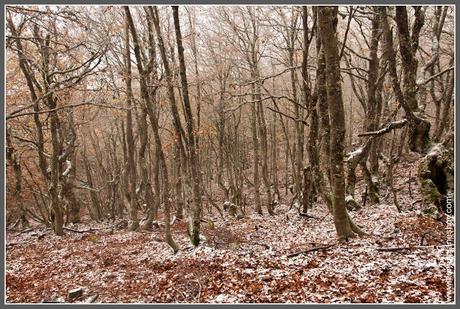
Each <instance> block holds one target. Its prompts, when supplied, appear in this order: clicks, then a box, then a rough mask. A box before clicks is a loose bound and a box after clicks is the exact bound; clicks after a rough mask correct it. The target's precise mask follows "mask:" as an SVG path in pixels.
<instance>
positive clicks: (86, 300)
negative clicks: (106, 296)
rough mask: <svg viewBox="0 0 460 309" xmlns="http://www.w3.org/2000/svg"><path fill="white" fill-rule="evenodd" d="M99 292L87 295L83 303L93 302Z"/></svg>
mask: <svg viewBox="0 0 460 309" xmlns="http://www.w3.org/2000/svg"><path fill="white" fill-rule="evenodd" d="M98 296H99V294H95V295H91V296H89V297H87V298H86V299H85V300H84V302H85V303H94V302H95V301H96V299H97V298H98Z"/></svg>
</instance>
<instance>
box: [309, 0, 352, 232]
mask: <svg viewBox="0 0 460 309" xmlns="http://www.w3.org/2000/svg"><path fill="white" fill-rule="evenodd" d="M337 11H338V9H337V7H320V8H319V9H318V27H319V31H320V33H321V34H320V36H321V46H322V47H323V48H324V56H325V57H324V58H325V60H326V61H325V62H326V83H327V102H328V106H329V116H330V124H331V140H330V165H331V174H332V192H333V200H332V205H333V209H334V223H335V227H336V230H337V235H338V238H339V240H340V241H344V240H347V239H348V238H349V237H351V236H353V231H352V229H351V225H350V221H349V219H348V215H347V209H346V203H345V177H344V176H345V175H344V166H343V155H344V153H343V152H344V141H345V116H344V108H343V101H342V89H341V78H340V66H339V54H338V44H337V37H336V30H335V27H336V26H335V24H336V23H337Z"/></svg>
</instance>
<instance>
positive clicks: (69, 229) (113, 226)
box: [63, 225, 116, 233]
mask: <svg viewBox="0 0 460 309" xmlns="http://www.w3.org/2000/svg"><path fill="white" fill-rule="evenodd" d="M115 227H116V225H112V226H106V227H101V228H92V227H91V228H89V229H88V230H82V231H80V230H74V229H71V228H69V227H65V226H64V227H63V229H64V230H66V231H69V232H75V233H91V232H94V231H100V230H107V229H113V228H115Z"/></svg>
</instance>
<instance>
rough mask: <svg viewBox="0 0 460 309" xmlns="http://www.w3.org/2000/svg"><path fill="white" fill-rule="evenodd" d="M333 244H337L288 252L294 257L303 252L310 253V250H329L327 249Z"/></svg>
mask: <svg viewBox="0 0 460 309" xmlns="http://www.w3.org/2000/svg"><path fill="white" fill-rule="evenodd" d="M332 246H335V244H329V245H325V246H321V247H315V248H311V249H308V250H302V251H299V252H295V253H291V254H288V255H287V257H288V258H292V257H295V256H298V255H301V254H305V253H309V252H314V251H320V250H327V249H329V248H331V247H332Z"/></svg>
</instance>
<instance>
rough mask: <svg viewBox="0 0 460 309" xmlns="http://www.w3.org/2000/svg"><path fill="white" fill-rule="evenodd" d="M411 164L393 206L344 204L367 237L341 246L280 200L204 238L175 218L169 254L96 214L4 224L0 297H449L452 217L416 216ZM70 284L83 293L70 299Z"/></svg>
mask: <svg viewBox="0 0 460 309" xmlns="http://www.w3.org/2000/svg"><path fill="white" fill-rule="evenodd" d="M414 168H415V165H413V164H407V166H405V167H404V166H403V167H402V168H398V170H397V171H396V176H395V186H396V188H397V189H398V191H399V195H398V198H399V202H400V204H401V206H402V208H403V212H402V213H398V211H397V209H396V207H395V206H394V205H392V203H391V202H390V201H391V200H392V198H391V197H390V196H391V194H390V195H388V197H387V198H382V201H381V203H380V204H378V205H366V206H365V207H364V208H362V209H361V210H359V211H352V212H350V215H351V216H352V217H353V218H354V220H355V221H356V223H358V224H359V225H360V226H361V227H362V228H363V229H364V230H365V231H366V232H367V233H368V236H363V237H356V238H353V239H351V240H350V241H349V242H347V243H344V244H340V245H338V244H337V242H336V232H335V229H334V224H333V220H332V216H331V214H329V213H328V211H327V208H326V207H325V206H324V205H322V204H318V205H316V206H315V207H314V208H313V209H311V210H310V212H309V215H310V216H312V217H305V216H301V215H300V214H299V213H298V211H297V209H295V208H292V209H289V205H284V204H282V205H280V206H278V207H277V208H276V215H275V216H272V217H270V216H268V215H264V216H260V215H257V214H249V215H248V216H247V217H245V218H243V219H239V220H237V219H227V220H225V221H224V220H222V219H219V220H217V219H216V220H215V221H214V223H213V224H211V223H203V224H202V234H203V236H204V238H205V240H203V241H202V243H201V244H200V245H199V246H198V247H197V248H194V247H191V245H190V242H189V240H188V236H187V232H186V231H187V228H186V224H185V222H184V221H179V220H176V221H175V223H174V224H173V236H174V238H175V240H176V242H177V243H178V244H179V246H180V248H181V250H180V251H179V252H178V253H177V254H175V255H174V254H173V252H172V250H171V249H170V247H169V246H168V245H167V244H166V243H165V242H163V241H162V238H163V231H162V229H161V228H159V229H155V230H153V231H152V232H128V231H126V229H120V230H119V229H116V228H112V229H111V228H107V229H100V230H97V229H98V228H103V227H112V226H114V223H112V222H110V223H109V222H106V223H97V224H96V223H91V224H89V223H80V224H77V225H74V226H72V227H71V228H72V229H74V230H78V231H88V230H89V229H92V230H91V231H88V232H82V233H77V232H71V231H67V232H66V235H65V236H63V237H57V236H54V235H53V234H52V231H50V230H46V229H45V228H39V227H37V228H35V229H32V230H30V231H28V232H23V233H18V232H8V233H7V243H6V249H7V251H6V287H7V289H6V302H8V303H18V302H23V303H29V302H75V303H80V302H96V303H98V302H103V303H106V302H118V303H119V302H123V303H151V302H168V303H178V302H179V303H180V302H187V303H247V302H257V303H286V302H292V303H337V302H338V303H355V302H358V303H374V302H378V303H403V302H404V303H439V302H453V297H454V288H453V282H454V221H453V217H449V216H447V217H444V218H443V220H440V221H435V220H432V219H429V218H426V217H422V216H419V215H418V214H419V213H420V207H421V206H420V203H419V202H415V203H414V201H417V199H419V196H418V194H419V193H418V192H414V196H413V198H410V197H409V193H408V186H407V183H406V182H407V179H408V173H409V170H412V175H415V173H414ZM413 187H417V185H416V184H415V183H413ZM362 189H363V188H362V186H361V187H360V186H358V190H357V192H358V195H357V196H360V195H359V192H360V190H362ZM413 191H417V190H415V189H413ZM382 196H385V190H383V192H382ZM301 251H305V252H303V253H300V252H301ZM75 288H81V289H82V292H83V293H82V295H81V296H79V297H78V298H75V299H71V298H69V291H70V290H73V289H75Z"/></svg>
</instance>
